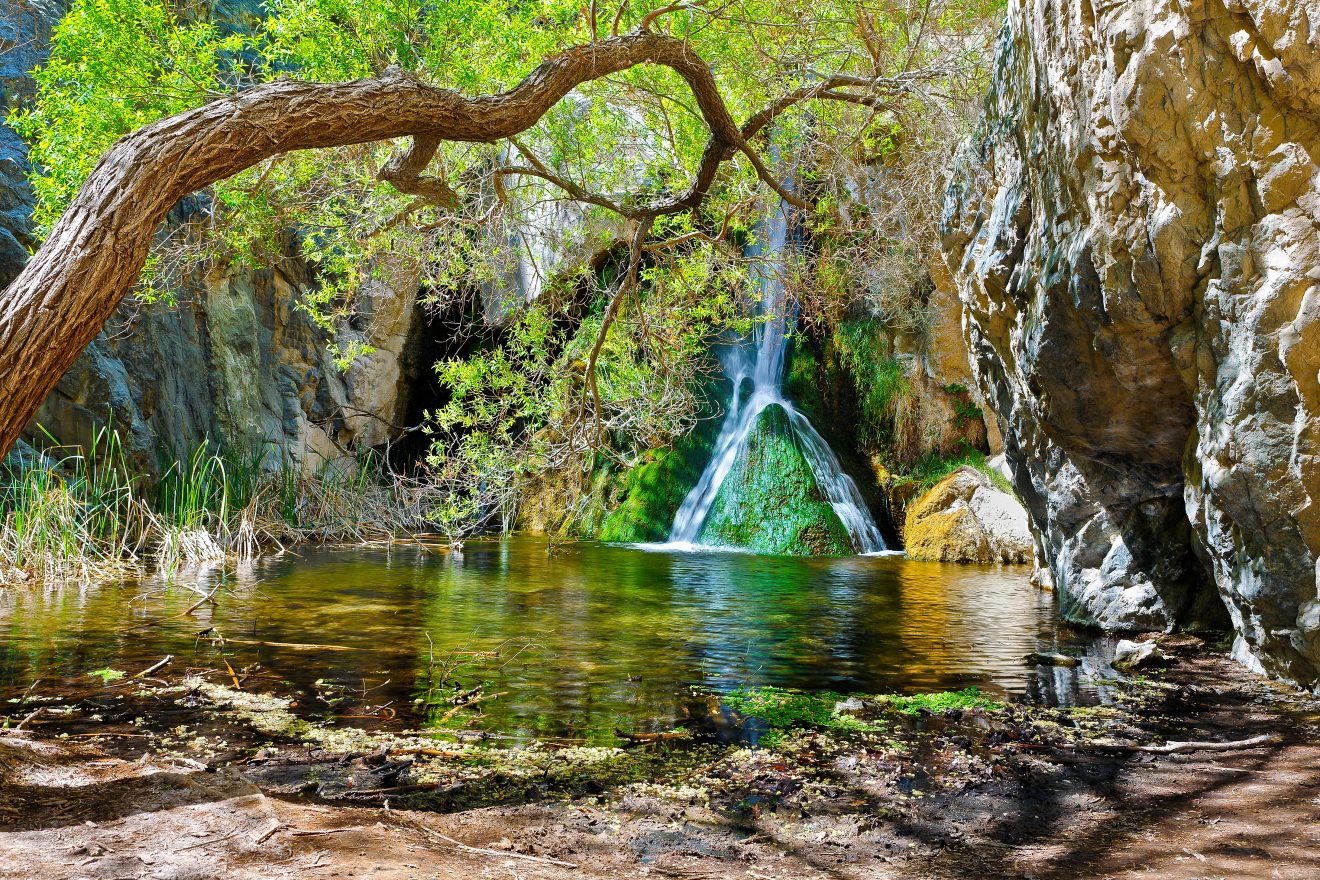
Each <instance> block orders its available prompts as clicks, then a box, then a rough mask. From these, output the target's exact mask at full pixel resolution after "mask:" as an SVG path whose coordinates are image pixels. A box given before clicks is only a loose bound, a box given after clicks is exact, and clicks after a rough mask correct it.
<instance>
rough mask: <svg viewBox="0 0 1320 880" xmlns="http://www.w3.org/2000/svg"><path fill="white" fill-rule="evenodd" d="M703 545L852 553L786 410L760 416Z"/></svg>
mask: <svg viewBox="0 0 1320 880" xmlns="http://www.w3.org/2000/svg"><path fill="white" fill-rule="evenodd" d="M701 540H702V542H703V543H706V544H717V545H723V546H729V547H742V548H746V549H748V550H752V551H755V552H757V553H764V554H769V555H777V556H846V555H849V554H851V553H852V552H853V546H852V540H851V539H850V538H849V537H848V530H847V529H846V528H844V525H843V523H842V522H841V521H840V520H839V517H838V514H836V513H835V512H834V508H833V507H831V506H830V504H829V502H828V501H826V500H825V496H824V495H823V494H822V493H821V491H820V487H819V486H818V485H817V484H816V477H815V475H813V474H812V472H811V465H810V464H808V463H807V459H806V457H805V456H804V455H803V452H802V449H801V446H800V445H799V441H798V439H797V436H796V435H795V433H794V432H793V428H792V426H791V425H790V424H789V421H788V413H786V412H785V411H784V408H783V407H781V406H778V405H775V404H771V405H770V406H767V407H766V408H765V409H764V410H762V411H761V413H760V414H759V415H758V416H757V417H756V424H755V425H754V426H753V428H752V430H751V432H750V433H749V434H748V435H747V439H746V440H745V441H744V446H743V448H742V449H741V450H740V451H739V453H738V458H737V460H736V461H735V462H734V465H733V467H732V469H731V470H730V471H729V475H728V476H727V477H725V479H724V483H723V485H722V486H720V491H719V492H718V493H717V494H716V496H715V501H714V503H713V504H712V505H711V509H710V514H709V515H708V516H707V519H706V525H705V527H704V528H703V529H702V531H701Z"/></svg>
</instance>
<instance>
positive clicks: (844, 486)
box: [669, 204, 885, 553]
mask: <svg viewBox="0 0 1320 880" xmlns="http://www.w3.org/2000/svg"><path fill="white" fill-rule="evenodd" d="M758 232H759V235H758V241H757V243H756V245H755V246H754V247H751V248H749V249H748V256H751V257H765V258H767V259H763V260H761V261H759V262H757V264H756V269H755V271H756V275H757V283H758V286H759V287H760V292H761V302H760V310H759V311H760V320H759V321H758V322H757V324H756V326H755V327H754V329H753V331H752V338H751V340H750V341H747V340H744V341H740V342H739V343H738V344H736V345H732V346H729V347H728V349H727V350H726V351H725V352H724V353H723V355H722V357H721V362H722V364H723V367H724V372H725V375H727V376H728V377H729V379H730V380H731V381H732V383H733V393H732V395H731V397H730V400H729V409H728V412H727V413H726V414H725V416H724V422H723V424H721V426H720V433H719V436H718V437H717V438H716V440H715V451H714V454H713V455H712V457H711V460H710V464H708V465H706V470H705V471H704V472H703V473H702V475H701V479H700V480H698V481H697V484H696V485H695V486H694V487H693V488H692V491H691V492H689V493H688V495H687V497H686V498H684V499H683V504H682V505H681V506H680V507H679V509H678V513H677V514H675V516H674V525H673V528H672V529H671V530H670V534H669V540H670V541H671V542H673V543H681V544H699V543H700V538H701V530H702V528H703V527H704V526H705V524H706V517H707V515H708V514H709V513H710V508H711V505H712V504H713V503H714V502H715V496H716V495H717V494H718V493H719V491H720V486H722V485H723V484H724V479H725V477H727V476H728V475H729V471H730V470H731V469H732V468H733V465H734V463H735V462H736V461H737V459H738V456H739V454H740V452H741V451H742V449H743V447H744V445H745V443H746V441H747V435H748V434H749V433H750V432H751V430H752V427H753V426H754V425H755V424H756V417H757V416H758V415H759V414H760V413H761V411H762V410H763V409H765V408H766V407H767V406H770V405H771V404H778V405H779V406H781V407H783V408H784V411H785V412H786V413H787V414H788V419H789V424H790V425H791V426H792V428H793V433H794V434H795V436H796V439H797V441H798V442H799V443H800V444H801V448H802V451H803V454H804V457H805V458H806V460H807V463H808V464H809V465H810V466H811V472H812V475H813V476H814V477H815V479H816V484H817V486H819V487H820V491H821V493H822V494H823V495H824V496H825V500H826V501H828V502H829V504H830V506H831V507H832V508H833V509H834V512H835V513H836V514H837V515H838V517H839V520H840V521H841V522H842V523H843V525H844V527H845V528H846V529H847V530H848V535H849V537H850V538H851V539H852V543H853V548H854V549H855V550H857V551H858V552H859V553H876V552H880V551H883V550H884V549H885V541H884V538H883V537H881V535H880V529H879V528H878V527H877V526H876V524H875V520H874V519H873V518H872V517H871V513H870V511H869V510H867V507H866V502H865V501H863V500H862V494H861V492H859V491H858V489H857V484H856V483H855V482H853V479H852V477H850V476H848V475H847V474H846V473H844V472H843V468H842V467H841V466H840V464H839V459H838V457H837V456H836V455H835V454H834V450H832V449H830V446H829V444H828V443H826V442H825V438H824V437H822V436H821V435H820V432H818V431H817V430H816V429H815V427H814V426H813V425H812V424H811V421H810V420H809V419H808V418H807V417H806V416H804V415H803V414H802V413H800V412H798V411H797V409H796V408H795V407H794V406H793V404H792V403H791V402H790V401H788V400H786V399H785V398H784V350H785V348H786V347H787V343H788V330H789V327H790V326H791V321H790V318H791V315H790V313H791V311H792V303H791V302H789V299H788V296H787V294H786V292H785V290H784V280H783V268H784V267H783V264H782V260H780V261H776V259H775V258H776V257H781V256H782V254H783V253H784V248H785V247H786V245H787V243H788V211H787V206H785V205H783V204H781V205H780V206H779V209H778V210H777V211H775V212H774V213H773V214H772V215H771V216H770V217H769V218H768V219H767V220H765V221H763V222H762V223H761V224H760V225H759V228H758ZM749 383H750V388H746V387H745V386H747V385H748V384H749Z"/></svg>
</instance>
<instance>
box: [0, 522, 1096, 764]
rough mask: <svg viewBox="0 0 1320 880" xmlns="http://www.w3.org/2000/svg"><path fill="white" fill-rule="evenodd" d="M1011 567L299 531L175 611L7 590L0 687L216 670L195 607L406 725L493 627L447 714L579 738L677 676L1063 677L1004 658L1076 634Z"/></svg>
mask: <svg viewBox="0 0 1320 880" xmlns="http://www.w3.org/2000/svg"><path fill="white" fill-rule="evenodd" d="M217 577H218V575H216V574H214V573H212V574H208V575H202V576H199V577H198V584H197V586H198V588H199V589H202V590H206V591H209V590H210V588H211V587H212V586H214V584H215V579H216V578H217ZM1027 577H1028V572H1027V571H1026V570H1025V569H1016V568H967V567H960V566H948V565H938V564H931V563H920V562H913V561H910V560H907V559H903V558H895V557H883V558H871V557H858V558H851V559H799V558H774V557H758V556H751V555H745V554H732V553H730V554H724V553H681V552H648V551H644V550H638V549H633V548H626V547H610V546H599V545H579V546H574V547H570V548H568V549H566V550H563V551H560V552H558V553H556V554H555V555H553V556H551V555H547V553H546V551H545V544H544V542H542V541H539V540H534V539H530V538H514V539H510V540H506V541H502V542H500V541H490V542H474V543H469V545H468V546H467V548H466V550H465V551H464V552H463V553H462V554H458V555H436V554H427V553H424V552H421V551H418V550H415V549H402V550H401V549H395V550H393V551H392V552H385V551H376V550H323V551H309V552H304V553H302V554H301V555H300V556H293V555H288V556H284V557H281V558H277V559H270V560H265V561H263V562H261V563H259V564H258V565H257V567H256V568H255V569H254V570H253V571H251V572H249V573H246V574H243V575H241V576H235V575H232V574H231V575H230V576H229V581H228V582H227V583H226V585H225V586H223V587H222V588H221V589H220V590H219V591H218V592H217V593H216V604H215V605H214V606H211V605H203V606H202V607H200V608H198V609H197V611H195V612H194V613H193V614H192V615H188V616H180V615H181V612H182V611H184V609H186V608H188V606H190V605H192V604H193V603H194V602H195V601H196V600H197V594H196V593H194V592H192V591H190V590H187V589H183V588H180V587H177V586H176V587H173V588H171V589H168V590H162V587H161V585H159V584H155V583H151V582H143V583H126V584H122V585H118V586H102V587H94V588H82V589H74V588H65V589H60V590H35V589H33V590H15V591H9V592H7V593H5V594H3V596H0V691H3V696H6V697H8V696H13V695H14V693H15V692H21V691H22V690H23V689H25V688H26V687H27V686H28V685H29V684H31V682H32V681H33V680H34V679H36V678H40V679H42V680H43V682H44V683H45V684H44V685H43V690H46V689H48V688H51V687H54V686H56V685H59V684H64V685H65V686H72V685H73V684H76V683H81V684H83V685H86V684H87V683H88V682H89V681H92V680H91V679H89V678H88V677H87V673H88V672H90V671H91V670H95V669H102V668H105V667H111V668H115V669H122V670H125V671H127V672H129V673H131V672H133V671H136V670H138V669H142V668H145V667H147V666H149V665H150V664H151V663H152V662H154V661H155V660H157V659H159V658H160V657H161V656H162V655H164V654H174V655H175V656H176V660H175V661H174V663H173V664H172V665H171V667H170V669H171V672H173V673H175V674H177V673H179V672H182V671H183V670H184V669H185V668H187V667H194V668H197V669H206V670H221V669H223V663H222V661H221V659H220V653H219V650H218V649H217V648H216V647H215V645H214V643H213V642H212V641H211V640H210V639H209V637H202V638H199V636H198V633H199V632H202V631H205V630H208V629H210V628H212V627H214V629H215V630H218V631H219V632H220V633H221V634H223V635H224V636H225V637H226V638H227V639H228V641H227V643H226V646H225V648H224V652H225V656H226V657H227V659H228V660H229V662H230V664H231V665H233V666H234V667H235V668H236V669H242V668H244V667H251V666H253V664H260V666H261V668H262V669H263V670H264V673H265V674H266V677H264V678H262V677H255V678H253V679H252V680H251V681H252V682H253V683H252V684H251V685H249V686H251V687H254V688H260V689H266V690H285V691H294V692H297V693H300V694H301V695H302V696H301V697H300V700H299V702H300V708H301V709H303V710H305V711H307V712H308V713H310V714H324V715H333V714H334V712H335V711H342V712H348V711H350V710H349V709H345V708H340V709H335V708H332V707H331V706H329V705H328V704H327V703H325V702H324V701H323V700H321V699H320V698H319V697H317V696H316V694H317V693H318V690H319V691H320V692H321V693H322V695H323V696H324V695H325V683H326V682H337V683H339V684H340V685H342V686H344V687H348V688H350V690H354V691H356V694H357V695H356V696H355V697H352V698H351V699H348V698H346V699H345V700H344V702H343V704H342V706H350V705H351V706H353V707H354V708H353V709H352V710H351V711H357V712H360V711H362V707H363V706H376V705H381V704H385V703H387V702H388V703H391V705H392V706H393V707H395V708H396V709H398V710H399V716H398V718H397V721H396V723H397V724H401V725H405V726H407V725H417V724H424V723H426V721H427V719H428V718H429V719H432V720H434V719H435V718H437V717H438V716H440V715H442V714H443V713H444V712H447V711H448V709H449V708H450V704H449V703H445V702H443V701H439V702H437V704H436V705H433V706H431V707H430V708H429V709H428V708H427V707H425V706H418V705H417V704H416V703H415V701H416V700H417V699H418V697H419V696H421V695H424V694H425V693H426V682H427V669H428V666H432V667H437V666H443V665H444V663H445V661H446V660H449V659H450V658H455V657H463V656H465V655H462V654H455V652H462V651H491V650H494V649H497V648H499V649H501V652H500V656H499V657H498V658H492V659H489V660H487V661H486V662H484V663H482V664H480V665H479V666H476V667H469V668H461V669H459V670H458V671H457V672H456V673H455V675H454V678H455V679H456V680H457V682H458V684H459V685H460V686H461V687H462V688H470V687H473V686H475V685H476V684H478V683H482V684H484V687H485V691H486V692H487V693H502V694H503V696H500V697H498V698H492V699H490V700H488V701H486V702H483V703H482V705H481V709H482V712H483V713H484V714H482V715H481V717H479V718H478V717H477V712H476V711H474V710H464V711H462V712H460V713H457V714H456V717H455V718H453V719H451V721H450V723H451V724H455V723H457V724H461V725H464V726H469V727H472V726H477V727H481V728H484V729H487V730H491V731H498V732H500V733H504V734H513V735H517V736H531V735H553V736H586V737H588V738H591V739H596V740H598V739H600V738H602V737H605V736H608V735H609V734H610V733H611V732H612V731H613V730H614V729H615V728H621V729H624V730H655V729H664V728H667V727H669V726H671V725H672V724H674V723H675V722H676V721H678V720H679V719H680V718H681V717H682V714H683V711H684V709H683V707H684V705H685V704H686V703H687V702H689V695H690V689H691V688H693V687H697V688H702V689H710V690H714V691H717V692H718V691H724V690H728V689H730V688H734V687H738V686H743V685H764V684H772V685H777V686H781V687H792V688H802V689H828V690H836V691H867V692H881V691H906V692H913V691H928V690H942V689H946V688H955V687H964V686H967V685H972V684H975V685H979V686H981V687H986V688H991V689H996V690H1001V691H1005V692H1008V693H1010V694H1027V695H1035V696H1037V697H1038V698H1043V699H1059V700H1063V701H1065V702H1066V701H1069V700H1072V699H1075V698H1076V697H1077V694H1078V691H1077V688H1078V685H1077V683H1076V680H1075V676H1074V677H1073V678H1072V679H1069V680H1066V681H1061V680H1058V679H1057V676H1058V675H1059V674H1060V673H1058V671H1050V672H1048V673H1045V672H1042V671H1038V670H1033V669H1031V668H1029V667H1027V666H1025V665H1024V664H1023V662H1022V657H1023V655H1024V654H1027V653H1028V652H1030V651H1034V650H1039V649H1046V650H1053V649H1057V648H1059V647H1061V646H1066V645H1068V644H1072V645H1074V646H1077V645H1081V644H1082V641H1081V640H1080V639H1079V637H1077V636H1075V635H1072V634H1070V633H1068V632H1066V631H1064V630H1061V629H1060V628H1059V627H1058V626H1057V625H1056V624H1055V622H1054V614H1055V612H1054V608H1053V601H1052V599H1051V597H1050V596H1049V595H1048V594H1042V593H1040V592H1038V591H1037V590H1035V589H1034V588H1032V587H1031V586H1030V584H1029V583H1028V581H1027ZM153 622H154V623H153ZM209 635H210V634H209V633H208V636H209ZM428 637H429V638H428ZM239 640H242V641H239ZM251 642H284V643H298V644H324V645H334V646H340V647H343V648H349V649H352V650H344V651H334V650H328V649H307V648H284V647H278V646H273V645H259V644H251ZM519 649H521V650H519ZM515 655H516V656H515ZM1051 676H1053V678H1051ZM434 678H435V673H434V672H433V675H432V680H433V681H434ZM216 680H221V679H216ZM318 681H319V682H320V683H321V686H320V687H319V688H318V687H317V685H316V683H317V682H318ZM447 687H448V683H447V684H446V688H447ZM364 688H365V689H366V692H365V693H363V689H364ZM448 693H449V691H448V690H446V689H442V690H441V691H439V692H437V694H433V696H444V695H447V694H448ZM350 696H352V695H351V694H350ZM336 705H340V704H336Z"/></svg>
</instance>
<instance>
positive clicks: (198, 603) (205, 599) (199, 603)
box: [179, 584, 220, 617]
mask: <svg viewBox="0 0 1320 880" xmlns="http://www.w3.org/2000/svg"><path fill="white" fill-rule="evenodd" d="M218 589H220V585H219V584H216V585H215V586H214V587H212V588H211V592H209V593H207V594H206V595H205V596H203V597H202V598H200V599H198V600H197V601H196V602H194V603H192V604H191V605H189V606H188V609H187V610H186V611H184V612H183V614H180V615H179V616H180V617H183V616H184V615H186V614H192V613H193V612H194V611H196V610H197V609H198V608H200V607H201V606H202V605H203V604H205V603H207V602H209V601H211V597H212V596H214V595H215V591H216V590H218Z"/></svg>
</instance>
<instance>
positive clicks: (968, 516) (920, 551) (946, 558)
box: [903, 466, 1032, 563]
mask: <svg viewBox="0 0 1320 880" xmlns="http://www.w3.org/2000/svg"><path fill="white" fill-rule="evenodd" d="M903 537H904V539H905V541H906V543H907V551H908V555H909V556H911V557H912V558H913V559H924V560H929V561H932V562H970V563H992V562H1010V563H1027V562H1030V561H1031V559H1032V543H1031V532H1030V531H1029V529H1028V526H1027V512H1026V510H1025V509H1023V507H1022V504H1021V502H1019V501H1018V500H1017V499H1016V498H1015V497H1013V496H1012V495H1010V494H1009V493H1007V492H1004V491H1003V490H1002V489H1000V488H999V487H997V486H996V485H995V484H994V482H993V481H992V480H991V479H990V478H989V477H988V476H986V475H985V474H983V473H982V472H980V471H978V470H977V469H975V468H973V467H967V466H964V467H960V468H958V469H957V470H955V471H954V472H953V473H951V474H949V475H948V476H947V477H945V478H944V479H942V480H940V482H939V483H937V484H936V485H935V487H934V488H933V489H931V490H930V491H929V492H927V493H926V494H924V495H922V496H921V497H920V498H918V499H916V501H913V502H911V503H910V504H909V505H908V508H907V524H906V526H905V527H904V529H903Z"/></svg>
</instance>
